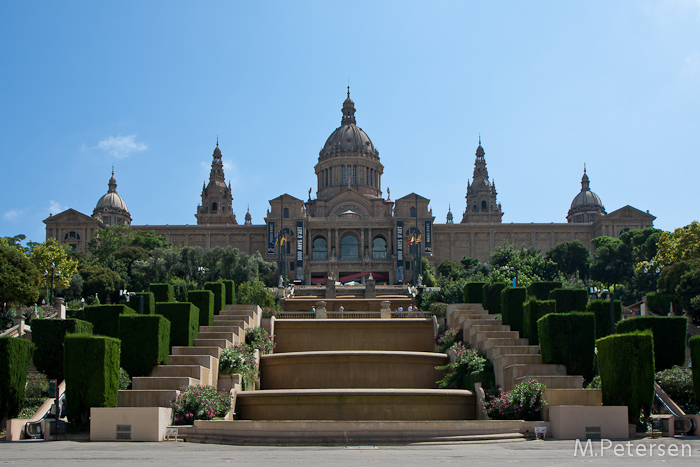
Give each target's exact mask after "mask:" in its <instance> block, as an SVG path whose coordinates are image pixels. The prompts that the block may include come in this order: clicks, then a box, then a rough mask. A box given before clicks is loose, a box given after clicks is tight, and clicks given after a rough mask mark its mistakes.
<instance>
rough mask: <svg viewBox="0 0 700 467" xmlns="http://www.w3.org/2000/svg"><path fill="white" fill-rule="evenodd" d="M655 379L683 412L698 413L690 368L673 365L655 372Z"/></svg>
mask: <svg viewBox="0 0 700 467" xmlns="http://www.w3.org/2000/svg"><path fill="white" fill-rule="evenodd" d="M693 363H695V362H693ZM655 379H656V382H657V383H658V384H659V386H661V388H662V389H663V390H664V391H666V393H667V394H668V396H669V397H670V398H671V399H673V402H675V403H676V404H678V406H679V407H680V408H681V409H683V411H684V412H685V413H687V414H696V413H698V404H697V401H696V400H695V391H694V390H693V372H692V370H691V369H690V368H681V367H679V366H674V367H673V368H669V369H668V370H664V371H659V372H658V373H656V377H655Z"/></svg>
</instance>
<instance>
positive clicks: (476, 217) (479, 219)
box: [461, 136, 503, 224]
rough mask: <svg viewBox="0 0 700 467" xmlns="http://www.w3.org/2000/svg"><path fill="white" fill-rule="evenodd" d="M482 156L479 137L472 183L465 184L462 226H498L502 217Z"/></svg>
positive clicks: (494, 187)
mask: <svg viewBox="0 0 700 467" xmlns="http://www.w3.org/2000/svg"><path fill="white" fill-rule="evenodd" d="M484 154H485V152H484V148H483V147H481V136H480V137H479V147H477V148H476V160H475V161H474V178H473V180H472V183H469V182H467V196H466V198H467V208H466V210H465V211H464V215H463V216H462V222H461V223H462V224H500V223H501V218H502V217H503V212H502V211H501V205H500V204H499V203H498V201H496V184H495V183H491V182H490V181H489V172H488V170H487V169H486V158H485V157H484Z"/></svg>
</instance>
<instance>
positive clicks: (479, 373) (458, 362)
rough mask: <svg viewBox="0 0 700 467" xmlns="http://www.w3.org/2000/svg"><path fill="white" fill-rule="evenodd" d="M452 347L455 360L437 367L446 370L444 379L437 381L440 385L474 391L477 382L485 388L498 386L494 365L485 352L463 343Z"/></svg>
mask: <svg viewBox="0 0 700 467" xmlns="http://www.w3.org/2000/svg"><path fill="white" fill-rule="evenodd" d="M451 348H452V349H453V350H454V352H455V361H454V362H452V363H448V364H447V365H443V366H438V367H435V369H436V370H439V371H444V372H445V373H444V376H443V377H442V379H441V380H440V381H438V382H437V384H438V387H440V388H441V389H445V388H449V389H467V390H469V391H474V384H475V383H481V385H482V387H483V388H484V389H490V388H493V387H495V386H496V379H495V374H494V372H493V365H492V364H491V362H490V361H489V360H488V359H487V358H486V355H485V354H484V353H483V352H481V351H480V350H478V349H471V348H467V347H466V346H465V345H463V344H461V343H457V344H455V345H454V346H452V347H451Z"/></svg>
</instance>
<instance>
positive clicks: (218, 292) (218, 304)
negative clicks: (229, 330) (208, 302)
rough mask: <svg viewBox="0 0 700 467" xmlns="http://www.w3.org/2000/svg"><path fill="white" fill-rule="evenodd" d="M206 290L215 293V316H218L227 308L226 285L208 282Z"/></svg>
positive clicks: (205, 285) (205, 286)
mask: <svg viewBox="0 0 700 467" xmlns="http://www.w3.org/2000/svg"><path fill="white" fill-rule="evenodd" d="M204 289H205V290H211V291H212V292H214V314H215V315H218V314H219V312H220V311H221V310H223V309H224V308H226V291H225V290H224V284H223V283H221V282H206V283H205V284H204Z"/></svg>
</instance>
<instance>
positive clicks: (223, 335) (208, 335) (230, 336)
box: [197, 332, 239, 342]
mask: <svg viewBox="0 0 700 467" xmlns="http://www.w3.org/2000/svg"><path fill="white" fill-rule="evenodd" d="M197 339H226V340H229V341H231V342H238V341H239V337H238V334H237V333H234V332H200V333H199V334H198V335H197Z"/></svg>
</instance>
